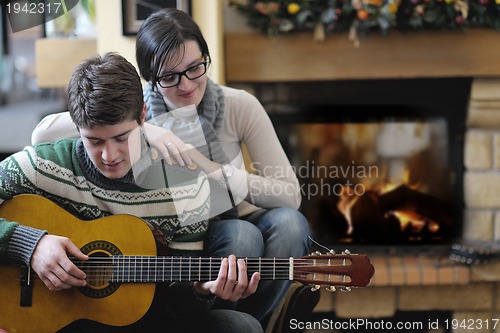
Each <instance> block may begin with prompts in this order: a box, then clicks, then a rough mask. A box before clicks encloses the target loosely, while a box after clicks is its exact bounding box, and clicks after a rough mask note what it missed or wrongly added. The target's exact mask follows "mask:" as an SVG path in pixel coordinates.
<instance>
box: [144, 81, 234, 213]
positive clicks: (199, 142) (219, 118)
mask: <svg viewBox="0 0 500 333" xmlns="http://www.w3.org/2000/svg"><path fill="white" fill-rule="evenodd" d="M144 102H145V103H146V118H147V120H148V121H149V122H151V123H153V124H156V125H159V126H163V127H164V128H168V129H170V130H171V131H172V132H174V134H175V135H176V136H177V137H179V138H180V139H181V140H182V141H184V142H186V143H190V144H192V145H193V146H194V147H196V148H197V149H198V150H199V151H200V152H201V153H203V154H204V155H205V156H206V157H207V158H209V159H211V160H212V161H214V162H218V163H220V164H225V163H229V162H230V160H231V159H229V158H228V157H227V156H226V154H225V153H224V150H223V149H222V145H221V142H220V140H219V133H220V130H221V128H222V126H223V124H224V111H225V103H224V93H223V91H222V89H221V87H220V86H218V85H216V84H215V83H214V82H213V81H212V80H210V79H208V81H207V88H206V91H205V94H204V95H203V99H202V102H201V103H200V105H198V108H197V113H198V118H199V124H198V125H197V126H189V125H186V123H183V121H182V120H181V119H175V117H168V118H167V120H166V118H165V117H164V116H165V114H166V113H167V112H169V111H170V110H168V109H167V105H166V104H165V101H164V100H163V96H162V95H161V94H160V93H158V92H155V91H153V89H152V86H151V84H149V83H148V84H147V85H146V86H145V88H144ZM155 119H158V121H155ZM201 132H202V133H201ZM209 183H210V191H211V193H212V195H211V207H212V209H213V210H214V211H215V212H214V213H213V214H211V216H218V217H219V218H220V219H230V218H237V216H238V213H237V209H236V207H231V206H228V204H227V199H226V198H227V190H226V189H222V188H221V187H220V186H219V185H217V184H214V182H213V181H211V180H210V181H209ZM223 211H225V212H224V213H222V214H221V212H223Z"/></svg>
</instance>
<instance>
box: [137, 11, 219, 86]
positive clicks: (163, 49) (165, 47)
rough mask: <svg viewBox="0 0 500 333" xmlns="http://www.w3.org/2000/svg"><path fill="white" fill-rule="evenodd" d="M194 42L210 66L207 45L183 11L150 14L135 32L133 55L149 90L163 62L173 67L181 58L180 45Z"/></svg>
mask: <svg viewBox="0 0 500 333" xmlns="http://www.w3.org/2000/svg"><path fill="white" fill-rule="evenodd" d="M187 41H196V42H197V43H198V46H199V47H200V50H201V54H202V56H203V58H205V59H206V60H207V61H208V63H209V64H210V61H211V60H210V53H209V51H208V45H207V42H206V41H205V38H203V34H202V33H201V30H200V28H199V27H198V25H197V24H196V22H195V21H194V20H193V19H192V18H191V16H189V15H188V14H187V13H186V12H183V11H181V10H178V9H175V8H166V9H161V10H159V11H157V12H154V13H153V14H151V15H150V16H149V17H148V18H147V19H146V20H145V21H144V23H143V24H142V26H141V28H140V29H139V32H138V33H137V40H136V44H135V52H136V53H135V56H136V61H137V66H138V67H139V73H140V74H141V76H142V78H143V79H144V80H146V81H149V82H151V85H152V86H153V89H155V87H156V83H157V82H158V76H159V75H160V72H161V70H162V66H163V64H165V63H166V62H167V63H169V64H175V61H177V64H175V65H173V66H172V68H175V67H176V66H177V65H178V64H179V63H180V62H181V61H182V57H183V56H184V53H183V52H184V43H185V42H187Z"/></svg>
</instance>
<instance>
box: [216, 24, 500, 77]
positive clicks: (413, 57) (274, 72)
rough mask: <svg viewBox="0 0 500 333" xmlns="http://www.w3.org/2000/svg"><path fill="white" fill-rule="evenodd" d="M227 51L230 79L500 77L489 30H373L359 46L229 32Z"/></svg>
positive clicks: (339, 39)
mask: <svg viewBox="0 0 500 333" xmlns="http://www.w3.org/2000/svg"><path fill="white" fill-rule="evenodd" d="M225 50H226V80H227V81H228V82H231V83H248V82H256V83H257V82H289V81H323V80H355V79H392V78H423V77H426V78H432V77H500V61H498V59H500V33H498V32H495V31H492V30H489V29H469V30H467V31H464V32H456V31H433V32H408V33H401V32H397V31H393V32H391V33H390V34H389V35H388V36H382V35H380V34H378V33H371V34H370V35H369V36H367V37H365V38H362V39H361V45H360V47H358V48H356V47H354V45H353V44H352V43H351V42H350V41H349V40H348V39H347V34H333V35H327V36H326V40H325V41H324V42H322V43H318V42H314V41H313V38H312V33H296V34H290V35H280V36H278V37H276V38H270V37H267V36H264V35H261V34H259V33H227V34H226V35H225Z"/></svg>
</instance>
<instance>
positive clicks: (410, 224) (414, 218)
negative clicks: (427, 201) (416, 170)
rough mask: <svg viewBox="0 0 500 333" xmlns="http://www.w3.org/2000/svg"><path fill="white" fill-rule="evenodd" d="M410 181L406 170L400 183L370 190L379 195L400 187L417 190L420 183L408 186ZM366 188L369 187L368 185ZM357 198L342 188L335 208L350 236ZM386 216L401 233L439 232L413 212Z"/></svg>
mask: <svg viewBox="0 0 500 333" xmlns="http://www.w3.org/2000/svg"><path fill="white" fill-rule="evenodd" d="M410 180H411V178H410V170H409V169H408V168H406V169H405V170H404V172H403V175H402V181H401V182H399V183H397V182H386V183H383V184H379V185H372V187H373V189H372V190H373V191H375V192H376V193H378V194H379V195H380V194H383V193H386V192H389V191H392V190H394V189H395V188H397V187H398V186H401V185H406V186H408V187H409V188H411V189H413V190H418V189H419V188H420V186H421V184H420V183H415V184H410ZM366 184H368V181H366V182H365V183H364V184H363V185H365V186H366ZM366 187H370V186H369V185H368V186H366ZM358 198H359V196H358V195H357V194H356V193H355V192H354V191H353V189H352V188H351V187H349V186H343V187H342V193H341V195H340V200H339V202H338V204H337V208H338V209H339V211H340V212H341V213H342V214H343V215H344V216H345V218H346V220H347V225H348V230H347V235H351V234H352V233H353V231H354V225H353V222H352V217H351V208H352V207H353V206H354V204H355V203H356V201H357V200H358ZM388 214H391V215H393V216H395V217H396V218H397V219H398V221H399V223H400V226H401V231H403V230H405V229H407V228H411V229H412V231H414V232H415V233H419V232H421V231H423V230H424V228H427V229H428V230H429V232H431V233H435V232H437V231H438V230H439V223H438V222H436V221H434V220H431V219H429V218H427V217H424V216H421V215H420V214H418V213H416V212H413V211H408V210H398V211H392V212H389V213H388Z"/></svg>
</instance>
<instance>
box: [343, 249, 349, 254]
mask: <svg viewBox="0 0 500 333" xmlns="http://www.w3.org/2000/svg"><path fill="white" fill-rule="evenodd" d="M342 254H351V251H349V250H348V249H345V250H344V251H342Z"/></svg>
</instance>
